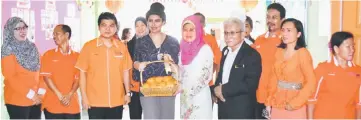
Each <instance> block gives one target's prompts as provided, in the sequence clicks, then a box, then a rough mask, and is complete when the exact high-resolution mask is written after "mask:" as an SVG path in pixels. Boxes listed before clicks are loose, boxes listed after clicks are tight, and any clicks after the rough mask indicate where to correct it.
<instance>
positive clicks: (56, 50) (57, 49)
mask: <svg viewBox="0 0 361 120" xmlns="http://www.w3.org/2000/svg"><path fill="white" fill-rule="evenodd" d="M59 51H60V53H61V54H63V55H70V54H71V53H72V50H71V48H70V47H69V50H68V53H64V52H63V51H62V50H61V49H60V48H59V47H57V48H56V49H55V52H59Z"/></svg>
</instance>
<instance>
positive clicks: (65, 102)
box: [61, 92, 74, 106]
mask: <svg viewBox="0 0 361 120" xmlns="http://www.w3.org/2000/svg"><path fill="white" fill-rule="evenodd" d="M73 94H74V93H71V92H70V93H68V94H67V95H64V96H63V99H62V100H61V103H63V105H65V106H69V105H70V101H71V98H72V96H73Z"/></svg>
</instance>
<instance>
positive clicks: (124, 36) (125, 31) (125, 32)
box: [121, 28, 130, 40]
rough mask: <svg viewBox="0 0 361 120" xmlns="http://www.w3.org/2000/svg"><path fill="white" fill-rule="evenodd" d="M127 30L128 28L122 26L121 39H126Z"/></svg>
mask: <svg viewBox="0 0 361 120" xmlns="http://www.w3.org/2000/svg"><path fill="white" fill-rule="evenodd" d="M129 31H130V28H124V29H123V31H122V38H121V39H122V40H127V39H128V37H127V35H128V34H129Z"/></svg>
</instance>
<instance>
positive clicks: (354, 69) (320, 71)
mask: <svg viewBox="0 0 361 120" xmlns="http://www.w3.org/2000/svg"><path fill="white" fill-rule="evenodd" d="M348 66H349V67H348V68H345V69H343V68H342V67H340V66H339V65H338V62H337V60H336V59H332V58H331V59H330V60H328V61H327V62H323V63H320V64H319V65H318V66H317V68H316V70H315V73H316V79H317V83H318V84H317V89H316V92H314V94H313V95H312V96H311V97H310V99H309V103H310V104H315V109H314V114H313V115H314V119H356V108H358V107H359V106H360V105H361V102H360V99H359V98H360V87H361V86H360V85H361V84H360V83H361V67H360V66H356V65H355V64H353V63H352V62H349V63H348Z"/></svg>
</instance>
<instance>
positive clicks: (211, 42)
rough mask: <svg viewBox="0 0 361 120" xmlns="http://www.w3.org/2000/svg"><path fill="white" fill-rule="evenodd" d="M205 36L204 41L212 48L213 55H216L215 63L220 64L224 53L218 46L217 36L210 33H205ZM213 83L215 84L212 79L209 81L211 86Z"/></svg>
mask: <svg viewBox="0 0 361 120" xmlns="http://www.w3.org/2000/svg"><path fill="white" fill-rule="evenodd" d="M203 37H204V42H205V43H206V44H208V45H209V46H210V47H211V48H212V52H213V56H214V58H213V62H214V64H217V65H220V63H221V57H222V53H221V51H220V49H219V47H218V43H217V40H216V38H215V37H214V36H212V35H210V34H205V35H204V36H203ZM212 85H214V82H213V80H211V81H210V82H209V86H212Z"/></svg>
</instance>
